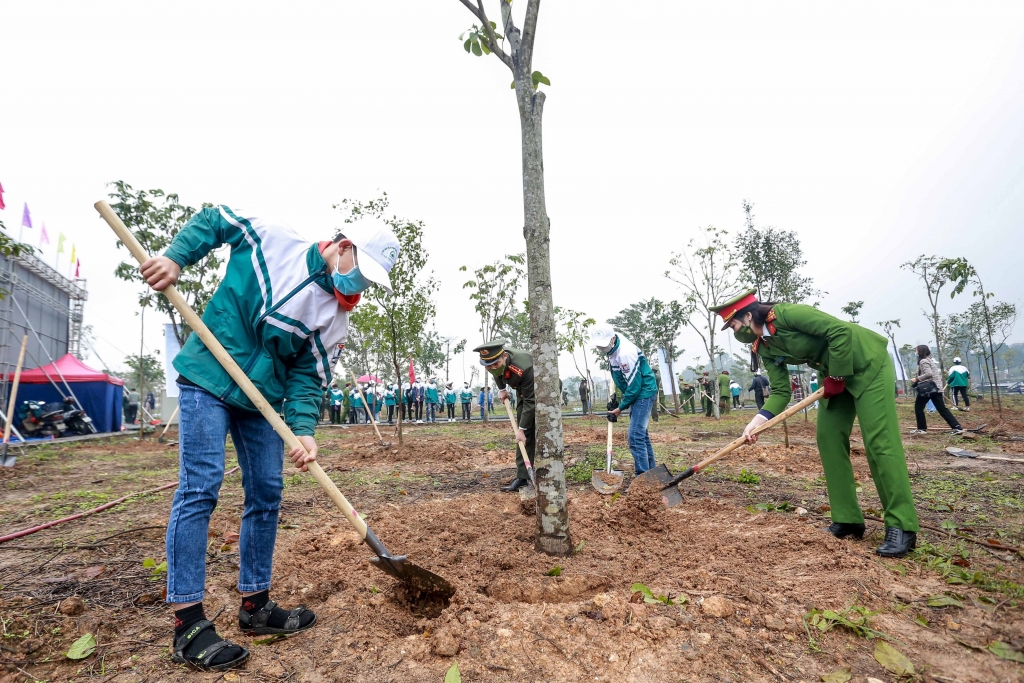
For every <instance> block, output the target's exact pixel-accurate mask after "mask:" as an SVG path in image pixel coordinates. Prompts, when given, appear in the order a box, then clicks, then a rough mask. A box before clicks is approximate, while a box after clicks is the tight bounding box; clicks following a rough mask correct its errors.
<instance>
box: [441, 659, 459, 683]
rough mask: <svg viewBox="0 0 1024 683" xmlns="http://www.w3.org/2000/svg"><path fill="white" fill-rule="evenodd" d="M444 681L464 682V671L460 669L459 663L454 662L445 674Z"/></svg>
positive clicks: (450, 682) (445, 682)
mask: <svg viewBox="0 0 1024 683" xmlns="http://www.w3.org/2000/svg"><path fill="white" fill-rule="evenodd" d="M444 683H462V673H461V672H460V671H459V663H458V662H452V665H451V666H450V667H448V671H447V672H445V675H444Z"/></svg>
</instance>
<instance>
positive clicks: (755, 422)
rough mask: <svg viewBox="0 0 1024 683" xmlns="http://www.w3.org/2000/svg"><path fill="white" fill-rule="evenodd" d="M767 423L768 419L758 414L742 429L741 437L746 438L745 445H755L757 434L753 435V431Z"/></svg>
mask: <svg viewBox="0 0 1024 683" xmlns="http://www.w3.org/2000/svg"><path fill="white" fill-rule="evenodd" d="M767 421H768V418H767V417H765V416H764V415H762V414H761V413H758V414H757V415H755V416H754V418H753V419H752V420H751V421H750V422H749V423H748V424H747V426H746V427H744V428H743V436H744V437H746V439H747V443H757V434H754V430H755V429H757V428H758V427H760V426H761V425H763V424H764V423H765V422H767Z"/></svg>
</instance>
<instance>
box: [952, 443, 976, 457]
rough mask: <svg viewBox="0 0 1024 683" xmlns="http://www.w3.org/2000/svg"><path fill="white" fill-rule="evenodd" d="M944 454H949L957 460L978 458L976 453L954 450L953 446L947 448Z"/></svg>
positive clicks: (960, 449)
mask: <svg viewBox="0 0 1024 683" xmlns="http://www.w3.org/2000/svg"><path fill="white" fill-rule="evenodd" d="M946 452H947V453H949V454H950V455H955V456H956V457H958V458H977V457H978V454H977V453H972V452H971V451H965V450H964V449H962V448H954V447H953V446H949V447H947V448H946Z"/></svg>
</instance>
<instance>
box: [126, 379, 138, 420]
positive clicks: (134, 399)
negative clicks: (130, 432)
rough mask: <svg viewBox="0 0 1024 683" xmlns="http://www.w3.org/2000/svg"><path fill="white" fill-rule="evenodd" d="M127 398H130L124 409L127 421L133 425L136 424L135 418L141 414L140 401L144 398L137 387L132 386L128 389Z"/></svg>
mask: <svg viewBox="0 0 1024 683" xmlns="http://www.w3.org/2000/svg"><path fill="white" fill-rule="evenodd" d="M126 398H127V400H128V404H127V407H125V409H124V419H125V422H127V423H128V424H130V425H133V424H135V418H137V417H138V416H139V401H140V400H142V397H141V396H139V392H137V391H136V390H135V387H132V388H131V389H129V390H128V396H127V397H126Z"/></svg>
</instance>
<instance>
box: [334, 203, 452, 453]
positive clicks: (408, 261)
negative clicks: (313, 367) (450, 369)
mask: <svg viewBox="0 0 1024 683" xmlns="http://www.w3.org/2000/svg"><path fill="white" fill-rule="evenodd" d="M334 208H336V209H339V210H341V211H342V212H344V213H345V214H346V216H345V223H353V222H355V221H358V220H359V219H360V218H362V217H363V216H373V217H375V218H378V219H380V220H383V221H384V222H385V223H387V224H388V225H389V226H390V227H391V229H392V230H393V231H394V233H395V236H396V237H397V238H398V243H399V245H400V250H399V256H398V260H397V261H395V265H394V267H393V268H392V269H391V273H390V277H391V289H392V293H391V294H388V292H387V290H385V289H384V288H383V287H370V289H368V290H366V291H365V292H363V300H362V302H361V303H360V304H359V308H357V310H359V309H362V310H361V311H360V316H359V322H360V323H361V326H362V328H363V329H365V330H366V331H367V333H368V334H369V336H371V337H373V338H375V339H377V340H379V343H380V344H381V345H382V346H383V348H384V349H386V353H387V356H388V360H389V361H390V365H391V367H392V368H394V371H395V377H401V376H402V368H403V366H404V365H405V363H406V361H407V359H408V358H409V357H410V356H411V357H417V356H419V355H420V354H421V353H422V351H423V342H424V340H425V339H426V336H427V326H428V324H429V322H430V321H431V320H432V319H433V317H434V310H435V309H434V299H433V296H434V293H435V292H436V291H437V288H438V283H437V280H436V279H434V277H433V274H431V273H428V272H427V258H428V254H427V250H426V249H425V248H424V247H423V222H422V221H414V220H408V219H404V218H398V217H396V216H391V217H390V218H389V217H387V216H385V213H386V211H387V208H388V198H387V195H386V194H385V195H383V196H381V197H379V198H378V199H373V200H370V201H368V202H360V201H355V200H351V199H345V200H342V202H341V204H336V205H335V207H334ZM342 232H343V233H344V228H342ZM398 443H399V445H401V444H403V443H404V442H403V435H402V415H401V412H400V411H399V413H398Z"/></svg>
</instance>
